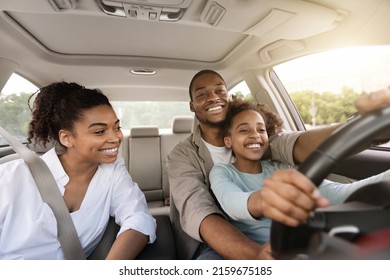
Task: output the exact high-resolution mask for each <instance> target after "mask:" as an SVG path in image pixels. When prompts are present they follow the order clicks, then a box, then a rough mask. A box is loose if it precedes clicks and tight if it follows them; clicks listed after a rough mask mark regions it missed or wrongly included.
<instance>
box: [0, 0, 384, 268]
mask: <svg viewBox="0 0 390 280" xmlns="http://www.w3.org/2000/svg"><path fill="white" fill-rule="evenodd" d="M389 12H390V1H387V0H359V1H356V0H272V1H270V0H245V1H242V0H197V1H195V0H166V1H165V0H143V1H135V0H36V1H29V0H2V1H1V3H0V88H3V91H2V92H1V93H0V104H1V103H3V104H4V106H5V104H6V103H7V100H8V99H7V98H9V95H7V93H6V92H5V89H6V86H8V85H9V81H10V79H11V77H13V75H18V76H19V77H21V78H23V79H24V80H27V81H28V82H30V83H31V84H32V85H33V86H35V87H36V88H39V87H42V86H45V85H47V84H50V83H52V82H56V81H68V82H77V83H79V84H81V85H84V86H85V87H87V88H98V89H100V90H101V91H102V92H103V93H104V94H106V95H107V96H108V97H109V99H110V101H111V102H112V103H113V104H115V105H114V108H118V111H117V112H118V116H120V119H121V123H123V124H124V123H125V122H128V121H131V119H132V118H136V117H135V115H137V114H138V113H133V114H131V113H129V111H126V110H125V109H119V108H121V107H120V105H122V104H125V103H126V102H132V103H136V104H137V105H138V106H139V107H141V108H142V109H141V110H140V111H142V112H143V113H145V114H146V113H147V114H148V115H152V116H151V119H150V120H152V121H150V120H149V119H148V120H147V121H146V123H142V124H130V125H129V126H128V127H125V126H123V128H124V129H123V131H124V139H123V142H122V144H121V151H120V155H121V156H122V157H123V158H124V160H125V164H126V167H127V168H128V171H129V173H130V175H131V176H132V178H133V180H134V181H135V182H137V184H138V185H139V187H140V188H141V190H142V191H143V192H144V194H145V197H146V200H147V203H148V206H149V209H150V212H151V213H152V215H153V216H155V217H156V220H157V224H158V226H157V240H156V242H155V243H154V244H150V245H147V247H146V248H145V250H144V251H143V252H142V253H141V254H140V256H139V259H170V260H174V259H192V258H193V252H194V250H195V249H194V248H196V246H197V245H198V242H197V241H195V240H193V239H191V238H190V237H189V236H188V235H186V234H185V233H184V232H183V231H182V229H181V227H180V222H179V221H178V216H177V215H178V214H177V210H176V208H175V205H174V203H173V200H172V197H171V195H170V190H169V180H168V175H167V171H166V168H165V165H166V161H167V155H168V154H169V152H170V151H171V150H172V148H173V147H174V146H175V145H176V144H177V143H178V142H179V141H182V140H183V139H185V138H186V137H188V136H190V135H191V133H192V131H193V130H194V128H195V127H196V126H197V120H196V118H195V116H194V115H193V113H191V112H190V109H189V105H188V103H189V95H188V86H189V83H190V81H191V78H192V77H193V75H194V74H195V73H197V72H198V71H200V70H202V69H212V70H215V71H217V72H218V73H220V74H221V76H222V77H223V78H224V80H225V82H226V85H227V88H228V89H229V91H230V92H232V93H237V92H238V93H239V94H241V93H244V91H245V90H247V91H248V95H250V96H251V98H252V99H253V100H255V101H256V102H258V103H266V104H268V105H269V106H270V108H272V109H273V110H274V111H275V112H277V113H278V114H279V115H280V117H281V118H282V119H283V122H284V129H285V130H292V131H299V130H306V129H308V126H305V124H307V122H306V121H304V118H303V115H302V114H301V113H300V112H299V110H298V109H297V108H298V105H299V104H298V103H296V104H295V103H294V100H293V99H292V98H291V97H290V96H289V88H288V85H287V84H284V83H283V81H282V79H280V77H281V75H280V77H279V76H278V74H279V73H278V70H277V66H278V65H281V64H283V63H286V62H289V61H292V60H294V59H296V58H301V57H305V56H306V55H310V54H316V53H321V52H325V51H332V50H337V49H342V48H350V47H370V46H372V47H378V46H380V47H384V48H387V50H389V49H390V32H389V31H388V26H389V23H390V22H389V16H388V15H389ZM374 53H375V51H371V54H374ZM386 59H387V62H389V63H387V64H386V65H384V66H383V68H378V69H381V70H380V71H381V74H382V75H384V76H385V78H381V77H379V74H378V76H375V75H377V74H373V75H372V76H370V81H375V82H376V85H375V86H376V88H375V89H379V88H377V87H388V86H389V85H390V80H389V79H388V77H390V75H389V74H390V66H389V65H390V52H388V55H387V56H386ZM355 60H364V57H361V56H360V57H355ZM383 61H384V59H382V62H383ZM329 66H330V67H331V68H330V69H332V70H331V72H332V71H333V72H337V67H338V66H336V65H333V67H332V65H329ZM316 67H318V68H320V67H321V66H319V65H316V64H311V65H309V66H306V68H305V69H304V70H306V71H308V72H314V70H315V69H316ZM374 67H375V66H374ZM374 67H373V68H374ZM294 71H295V70H293V72H294ZM386 71H387V72H386ZM363 74H364V75H365V74H366V72H364V73H363ZM290 75H292V74H290ZM342 79H343V77H342V78H341V80H342ZM345 80H347V78H345ZM326 83H329V82H328V81H327V82H326ZM243 84H245V86H246V88H245V90H243V89H242V88H240V89H237V88H238V86H242V85H243ZM313 84H315V85H316V86H317V85H318V84H316V83H315V82H313ZM19 85H21V83H19ZM360 85H362V91H369V90H371V89H374V88H373V87H371V86H368V82H364V84H363V82H360ZM370 85H371V84H370ZM16 93H18V92H16ZM25 93H27V92H25ZM30 93H32V92H30ZM30 93H29V94H30ZM18 94H19V93H18ZM18 94H17V95H18ZM148 102H159V103H161V104H164V105H166V104H180V106H181V107H180V109H178V110H173V109H171V107H166V108H165V107H164V108H165V109H164V108H163V109H161V110H159V109H155V107H153V106H152V105H150V103H148ZM349 105H350V106H352V107H353V104H349ZM115 106H118V107H115ZM166 106H167V105H166ZM1 108H6V107H1ZM7 108H8V107H7ZM7 110H8V109H7ZM18 110H19V111H18V112H21V111H20V109H18ZM26 110H27V107H26ZM122 110H123V111H122ZM10 112H13V111H10ZM137 112H138V111H137ZM168 112H169V113H170V114H171V115H169V117H163V114H164V113H168ZM7 114H8V111H6V110H5V109H1V110H0V126H3V127H4V128H6V129H7V130H8V131H9V132H11V133H13V134H14V135H15V136H16V134H17V132H18V130H17V129H16V128H15V127H13V126H15V125H16V122H11V121H8V120H9V118H8V115H7ZM327 114H330V113H329V112H328V111H327ZM18 115H19V113H18ZM142 116H143V115H142ZM12 117H14V118H17V116H12ZM141 118H142V117H141ZM162 118H165V119H166V120H167V121H166V123H167V125H165V126H163V127H162V126H160V125H159V120H158V119H162ZM145 119H146V118H145ZM388 119H389V118H387V120H388ZM2 120H3V121H2ZM27 121H28V120H27ZM330 122H331V121H330ZM334 122H336V121H334ZM383 122H384V124H383V126H382V127H380V128H378V131H379V132H380V131H384V130H389V122H388V121H387V122H386V120H383ZM22 126H23V125H21V127H22ZM24 127H25V125H24ZM358 131H361V130H358ZM358 134H359V133H358ZM349 137H351V136H349ZM353 137H354V136H353ZM369 137H371V138H373V137H374V135H373V134H371V135H368V136H367V139H364V141H368V140H372V139H370V138H369ZM22 140H23V137H22ZM342 141H345V140H342ZM346 141H347V142H349V140H348V139H347V140H346ZM381 144H383V143H381ZM366 146H367V145H366ZM29 148H31V149H32V150H33V151H35V152H36V153H38V154H39V155H41V154H42V153H44V152H45V151H46V150H47V148H42V147H39V146H37V145H30V146H29ZM389 155H390V146H389V144H384V145H380V146H378V145H375V146H374V145H373V146H370V147H369V148H367V149H364V151H361V152H359V153H352V152H351V153H350V154H348V155H345V156H343V157H342V158H341V157H340V159H338V160H337V161H336V162H334V163H333V164H332V168H331V169H330V168H329V169H326V168H325V167H324V166H323V165H321V164H320V165H318V166H319V169H321V168H323V170H325V174H324V175H323V176H324V177H323V178H325V177H328V176H329V178H332V179H334V180H337V181H340V182H351V181H355V180H360V179H364V178H367V177H369V176H372V175H375V174H378V173H380V172H383V171H386V170H388V169H389V164H390V157H389ZM18 157H19V155H17V154H16V153H15V151H14V150H13V149H12V148H11V147H10V146H9V145H8V144H7V143H6V142H0V164H2V163H4V162H7V161H10V160H13V159H15V158H18ZM323 178H322V179H323ZM387 187H388V186H387ZM389 201H390V198H389V199H388V200H387V204H386V203H385V206H383V205H382V206H383V207H384V209H388V207H387V206H388V205H389ZM386 205H387V206H386ZM382 206H381V207H382ZM386 207H387V208H386ZM381 211H388V210H383V209H382V210H381ZM387 213H388V212H387ZM387 215H388V214H387ZM386 217H388V216H386ZM387 227H390V225H389V224H387ZM117 230H118V226H117V225H115V223H114V222H113V221H110V223H109V226H108V228H107V232H106V235H105V236H104V237H103V240H102V241H101V243H100V244H99V246H98V248H97V249H96V250H95V252H93V253H92V255H90V256H89V259H103V258H104V256H105V255H106V254H107V252H108V249H109V247H110V245H111V244H112V242H113V240H114V238H115V234H116V232H117ZM384 249H386V250H388V251H387V252H389V250H390V245H389V246H387V248H384ZM332 257H334V258H337V256H332ZM380 257H381V258H382V257H383V256H382V255H380ZM380 257H379V255H373V256H372V258H380ZM339 258H351V256H348V255H342V256H339ZM384 258H386V259H390V254H385V256H384Z"/></svg>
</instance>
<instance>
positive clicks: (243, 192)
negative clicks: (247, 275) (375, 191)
mask: <svg viewBox="0 0 390 280" xmlns="http://www.w3.org/2000/svg"><path fill="white" fill-rule="evenodd" d="M261 164H262V170H263V172H262V173H259V174H249V173H243V172H241V171H239V170H238V169H237V168H236V167H235V166H234V165H233V164H228V165H223V164H215V165H214V166H213V168H212V169H211V171H210V174H209V177H210V184H211V189H212V191H213V193H214V194H215V196H216V198H217V200H218V202H219V203H220V205H221V208H222V209H223V211H224V212H225V213H226V214H227V215H228V216H229V218H230V220H231V222H232V223H233V224H234V225H235V226H236V227H237V228H239V229H240V230H241V231H242V232H243V233H244V234H246V235H247V236H248V237H249V238H251V239H252V240H255V241H257V242H258V243H260V244H264V243H266V242H268V241H269V240H270V227H271V220H270V219H268V218H265V217H263V218H261V219H258V220H257V219H255V218H253V217H252V215H251V214H250V213H249V211H248V207H247V204H248V198H249V196H250V195H251V194H252V193H253V192H255V191H257V190H260V189H261V188H262V187H263V181H264V180H265V179H266V178H268V177H270V176H271V175H272V173H273V172H275V171H276V170H280V169H290V168H293V167H292V166H290V165H287V164H284V163H280V162H277V161H261ZM385 180H390V170H388V171H386V172H384V173H381V174H378V175H376V176H372V177H370V178H367V179H365V180H361V181H357V182H354V183H351V184H341V183H337V182H332V181H329V180H324V181H323V182H322V184H321V185H320V186H319V191H320V193H321V194H322V195H323V196H324V197H326V198H327V199H328V200H329V201H330V203H331V204H340V203H342V202H343V201H344V200H345V199H346V198H347V197H348V196H349V195H350V194H351V193H353V192H354V191H355V190H357V189H358V188H360V187H362V186H364V185H367V184H372V183H377V182H380V181H385Z"/></svg>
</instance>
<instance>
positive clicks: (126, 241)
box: [106, 229, 149, 260]
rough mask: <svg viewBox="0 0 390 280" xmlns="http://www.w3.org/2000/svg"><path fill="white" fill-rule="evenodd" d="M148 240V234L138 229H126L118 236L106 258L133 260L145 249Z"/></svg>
mask: <svg viewBox="0 0 390 280" xmlns="http://www.w3.org/2000/svg"><path fill="white" fill-rule="evenodd" d="M148 241H149V237H148V236H146V235H144V234H142V233H140V232H138V231H136V230H132V229H129V230H126V231H124V232H122V233H121V234H120V235H119V236H118V237H117V238H116V240H115V242H114V243H113V244H112V247H111V249H110V251H109V252H108V255H107V258H106V259H107V260H133V259H135V258H136V257H137V256H138V254H139V253H140V252H141V251H142V250H143V248H144V247H145V246H146V244H147V243H148Z"/></svg>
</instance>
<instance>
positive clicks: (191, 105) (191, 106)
mask: <svg viewBox="0 0 390 280" xmlns="http://www.w3.org/2000/svg"><path fill="white" fill-rule="evenodd" d="M190 111H191V112H195V109H194V104H192V101H190Z"/></svg>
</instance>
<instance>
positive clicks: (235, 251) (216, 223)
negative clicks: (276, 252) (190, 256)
mask: <svg viewBox="0 0 390 280" xmlns="http://www.w3.org/2000/svg"><path fill="white" fill-rule="evenodd" d="M200 235H201V237H202V239H203V240H204V242H205V243H206V244H207V245H208V246H210V247H211V248H212V249H213V250H214V251H215V252H217V253H218V254H219V255H220V256H221V257H223V258H224V259H231V260H240V259H262V260H271V259H273V257H272V255H271V246H270V245H269V243H266V244H264V245H263V246H261V245H260V244H258V243H256V242H254V241H252V240H250V239H249V238H248V237H247V236H245V235H244V234H243V233H242V232H241V231H240V230H238V229H237V228H236V227H235V226H233V225H232V224H231V223H230V222H228V221H227V220H226V219H224V218H223V217H221V216H220V215H216V214H212V215H209V216H207V217H206V218H204V219H203V221H202V223H201V225H200Z"/></svg>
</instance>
